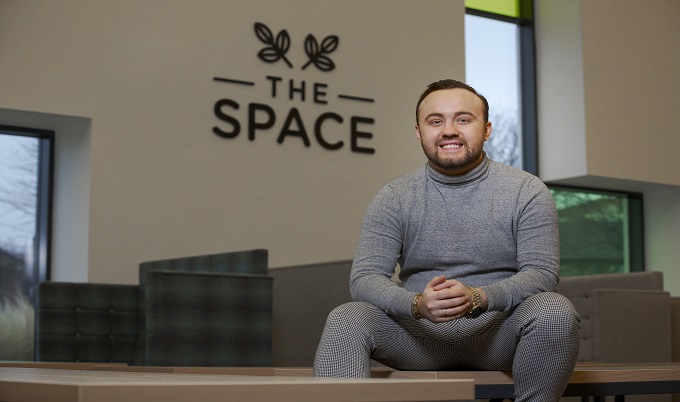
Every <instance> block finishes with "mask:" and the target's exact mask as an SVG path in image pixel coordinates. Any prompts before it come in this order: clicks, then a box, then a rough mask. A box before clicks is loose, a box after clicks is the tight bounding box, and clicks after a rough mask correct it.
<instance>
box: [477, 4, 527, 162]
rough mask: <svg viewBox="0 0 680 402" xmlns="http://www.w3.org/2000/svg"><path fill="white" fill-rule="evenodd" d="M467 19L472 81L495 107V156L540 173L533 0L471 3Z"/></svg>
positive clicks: (491, 147) (490, 148)
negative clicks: (531, 9)
mask: <svg viewBox="0 0 680 402" xmlns="http://www.w3.org/2000/svg"><path fill="white" fill-rule="evenodd" d="M465 4H466V7H467V9H466V16H465V48H466V52H465V70H466V78H465V80H466V82H467V83H468V84H470V85H471V86H472V87H474V88H475V89H476V90H478V91H479V92H480V93H481V94H483V95H484V96H485V97H486V98H487V99H488V100H489V104H490V108H489V120H490V121H491V122H492V124H493V134H492V135H491V138H490V139H489V141H487V143H486V144H485V151H486V152H487V154H488V155H489V157H490V158H491V159H493V160H496V161H498V162H502V163H505V164H508V165H511V166H515V167H519V168H522V169H524V170H526V171H528V172H531V173H534V174H537V173H538V168H537V165H538V163H537V160H538V158H537V154H536V152H537V151H536V150H537V147H536V113H535V110H536V106H535V83H534V80H535V77H534V76H535V74H534V56H533V51H534V39H533V26H532V21H531V13H530V12H524V11H523V10H525V9H528V10H530V8H531V6H532V2H531V1H526V0H525V1H508V0H502V1H490V0H484V1H474V0H473V1H470V0H467V1H466V2H465Z"/></svg>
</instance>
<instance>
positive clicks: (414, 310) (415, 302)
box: [411, 293, 423, 320]
mask: <svg viewBox="0 0 680 402" xmlns="http://www.w3.org/2000/svg"><path fill="white" fill-rule="evenodd" d="M421 297H423V294H422V293H418V294H416V295H415V296H413V299H412V300H411V315H413V318H415V319H416V320H420V319H421V318H423V316H421V315H420V310H419V307H420V298H421Z"/></svg>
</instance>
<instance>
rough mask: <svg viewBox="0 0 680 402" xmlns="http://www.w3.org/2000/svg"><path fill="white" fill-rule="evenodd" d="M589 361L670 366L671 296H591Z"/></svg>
mask: <svg viewBox="0 0 680 402" xmlns="http://www.w3.org/2000/svg"><path fill="white" fill-rule="evenodd" d="M591 303H592V310H591V313H592V315H591V317H590V318H591V322H590V326H591V328H590V330H591V334H590V335H591V337H592V339H591V342H592V360H593V361H597V362H604V363H643V362H645V363H646V362H670V358H671V315H670V314H671V313H670V294H669V293H668V292H664V291H658V290H629V289H628V290H622V289H594V290H593V291H592V292H591Z"/></svg>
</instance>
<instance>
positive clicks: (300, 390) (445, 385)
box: [0, 362, 680, 402]
mask: <svg viewBox="0 0 680 402" xmlns="http://www.w3.org/2000/svg"><path fill="white" fill-rule="evenodd" d="M3 367H4V368H3ZM66 369H68V370H78V371H81V372H85V373H88V372H89V373H90V374H83V373H80V374H71V375H68V374H64V373H65V370H66ZM93 371H94V372H98V374H96V378H97V379H99V380H100V381H101V384H99V385H97V384H93V382H92V381H91V380H90V379H88V378H91V377H92V376H93V374H91V373H92V372H93ZM186 376H191V377H186ZM311 376H312V371H311V369H309V368H284V367H246V368H239V367H149V366H139V367H136V366H125V365H115V364H95V363H91V364H82V363H80V364H79V363H65V364H59V363H50V364H44V363H39V362H33V363H31V362H27V363H15V362H6V363H0V401H2V402H5V401H10V400H11V401H14V400H12V399H3V396H5V395H8V394H7V392H8V390H14V391H13V392H16V387H17V383H20V384H24V386H23V388H22V389H23V391H22V392H29V393H30V392H33V394H30V395H33V396H35V393H37V392H39V391H40V392H44V391H45V389H46V388H44V387H45V386H46V384H53V385H54V383H55V378H60V379H61V381H62V382H63V383H62V384H61V385H62V386H65V385H69V386H71V387H72V388H74V389H77V388H79V387H81V388H87V389H89V390H90V395H94V394H95V393H94V390H95V389H96V388H99V389H100V390H104V389H109V392H115V393H114V394H115V395H116V396H117V397H118V398H122V399H119V400H125V401H126V402H133V401H135V400H147V401H151V399H135V396H136V395H138V394H139V393H140V392H142V391H143V390H144V388H145V387H146V394H144V393H142V394H141V395H146V396H145V398H146V397H148V392H150V391H151V390H155V391H158V390H159V389H161V388H163V387H165V388H167V384H169V383H173V384H179V385H177V388H176V390H177V392H178V393H177V394H176V395H181V394H182V391H181V389H182V388H181V385H182V384H184V385H185V386H186V387H188V388H186V389H193V391H192V392H198V391H196V389H195V387H193V388H190V387H192V386H193V385H195V382H196V381H197V380H196V378H201V379H202V383H204V384H206V387H207V388H206V389H205V390H203V391H204V394H203V395H204V396H205V397H206V398H208V397H209V395H210V393H209V392H208V391H209V389H210V388H211V387H213V388H214V389H218V388H219V389H221V391H220V392H222V394H220V395H222V396H224V395H231V393H233V392H236V393H237V394H238V395H240V396H239V397H240V398H241V399H240V400H276V401H286V400H291V401H292V400H296V401H305V400H309V401H314V400H327V401H332V400H348V401H349V400H353V401H454V400H470V399H490V400H492V401H502V400H504V399H511V398H512V397H513V393H514V383H513V380H512V376H511V375H510V373H507V372H502V371H398V370H392V369H385V368H376V369H374V370H373V371H372V378H371V379H362V380H350V379H336V380H328V379H315V378H310V377H311ZM194 377H196V378H194ZM284 377H286V378H284ZM189 378H192V380H191V381H189ZM116 379H117V380H118V382H116V381H115V380H116ZM112 383H116V384H117V385H116V386H112ZM26 384H31V385H33V387H30V386H26ZM126 384H127V386H126ZM291 384H297V385H296V387H297V388H295V387H291V386H290V385H291ZM39 386H40V387H39ZM12 387H14V388H12ZM41 387H42V388H41ZM106 387H108V388H106ZM215 387H217V388H215ZM53 388H54V387H53ZM158 392H161V391H158ZM163 392H165V391H163ZM672 393H680V364H677V363H675V364H674V363H664V364H635V365H632V364H581V365H578V366H577V367H576V369H575V370H574V373H573V374H572V376H571V379H570V381H569V385H568V386H567V389H566V391H565V393H564V396H579V397H581V398H582V400H583V401H589V400H594V401H595V402H599V401H604V400H605V397H606V396H614V397H615V401H616V402H622V401H625V396H626V395H645V394H672ZM27 395H29V394H27ZM30 395H29V396H30ZM41 395H42V397H44V395H45V394H44V393H43V394H41ZM98 395H99V396H100V397H101V395H100V394H98ZM164 395H166V397H168V395H167V393H165V394H164ZM170 396H172V395H170ZM267 396H269V397H271V398H272V399H267ZM251 397H252V398H251ZM243 398H245V399H243ZM258 398H259V399H258ZM262 398H265V399H262ZM315 398H317V399H315ZM318 398H322V399H318ZM16 400H23V401H41V400H42V399H40V398H39V397H36V398H35V399H30V398H29V399H16ZM51 400H53V401H54V402H59V401H64V402H88V401H97V402H101V401H102V399H62V400H59V401H57V400H56V399H54V398H52V399H51ZM112 400H113V399H112ZM154 400H155V399H154ZM172 400H178V401H179V400H181V399H172V398H170V399H165V400H164V401H166V402H170V401H172ZM204 400H210V399H209V398H208V399H204Z"/></svg>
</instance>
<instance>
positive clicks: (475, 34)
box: [465, 0, 644, 276]
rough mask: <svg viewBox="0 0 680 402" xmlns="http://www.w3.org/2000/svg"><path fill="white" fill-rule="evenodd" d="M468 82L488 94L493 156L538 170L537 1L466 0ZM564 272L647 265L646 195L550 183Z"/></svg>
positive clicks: (622, 269) (488, 147)
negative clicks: (645, 252)
mask: <svg viewBox="0 0 680 402" xmlns="http://www.w3.org/2000/svg"><path fill="white" fill-rule="evenodd" d="M465 6H466V16H465V48H466V51H465V58H466V66H465V69H466V74H467V77H466V81H467V83H468V84H470V85H471V86H472V87H474V88H475V89H477V90H478V91H479V92H481V93H482V94H483V95H484V96H486V97H487V99H488V100H489V104H490V110H489V120H490V121H491V122H492V123H493V127H494V129H493V134H492V135H491V138H490V140H489V141H487V143H486V144H485V150H486V152H487V154H488V155H489V157H490V158H491V159H493V160H496V161H499V162H502V163H505V164H508V165H512V166H515V167H519V168H522V169H524V170H526V171H528V172H530V173H533V174H536V175H538V154H537V146H536V144H537V132H536V95H535V93H536V91H535V87H536V86H535V69H534V45H533V43H534V38H533V35H534V34H533V23H532V7H533V2H532V1H531V0H466V1H465ZM549 188H550V191H551V192H552V195H553V198H554V199H555V204H556V205H557V210H558V215H559V225H560V248H561V267H562V269H561V275H562V276H572V275H589V274H598V273H613V272H631V271H642V270H643V269H644V268H643V266H644V247H643V235H642V233H643V232H642V229H643V226H642V195H640V194H636V193H621V192H612V191H605V190H592V189H585V188H573V187H562V186H556V185H549Z"/></svg>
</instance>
